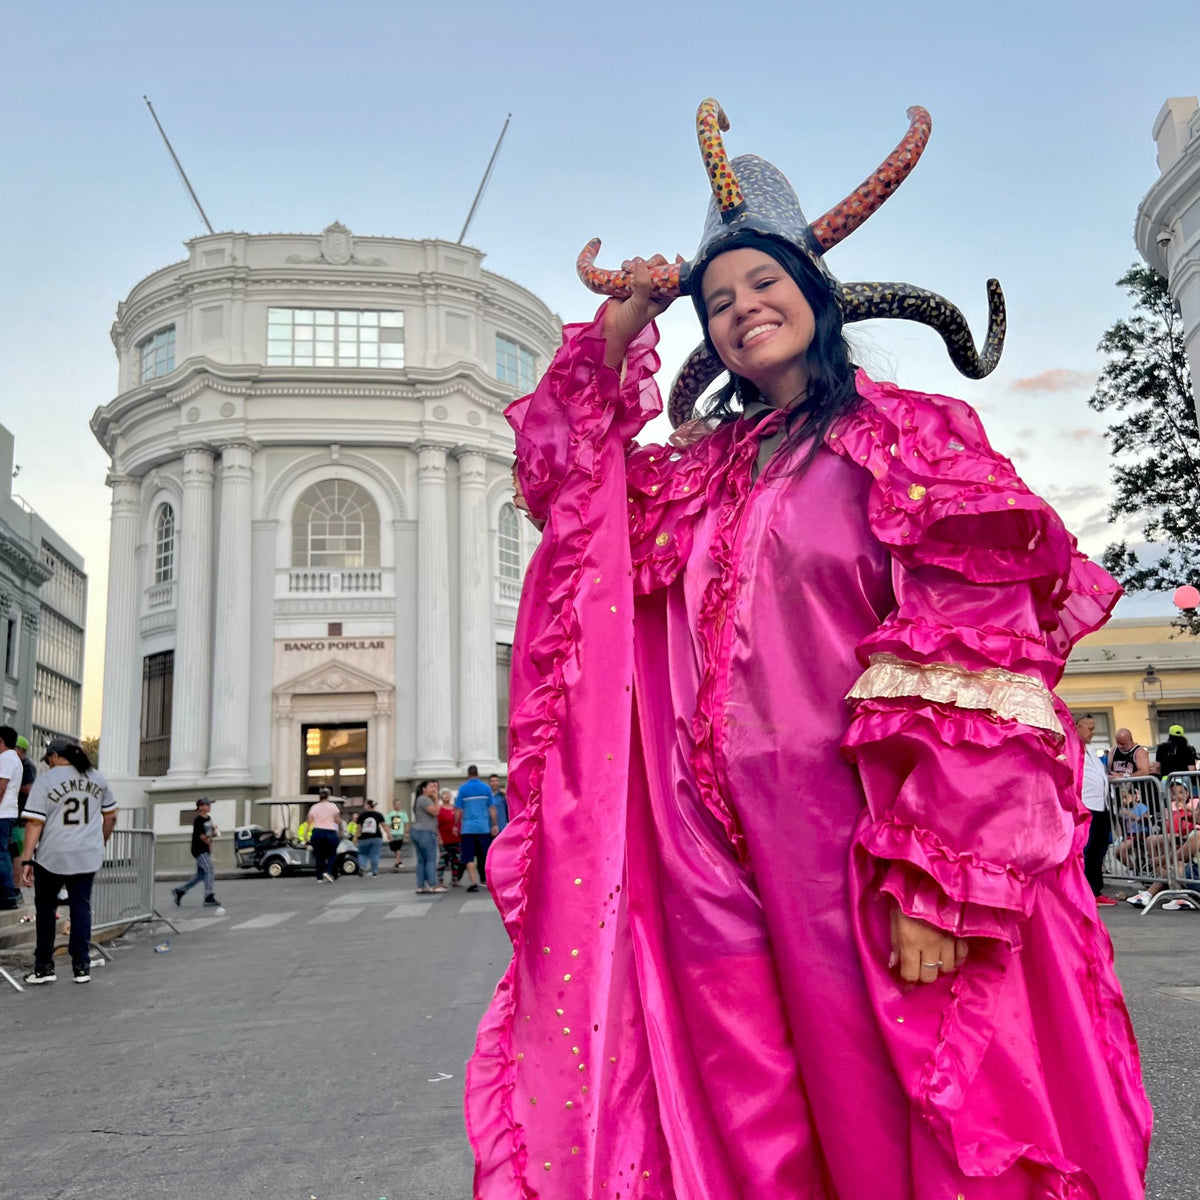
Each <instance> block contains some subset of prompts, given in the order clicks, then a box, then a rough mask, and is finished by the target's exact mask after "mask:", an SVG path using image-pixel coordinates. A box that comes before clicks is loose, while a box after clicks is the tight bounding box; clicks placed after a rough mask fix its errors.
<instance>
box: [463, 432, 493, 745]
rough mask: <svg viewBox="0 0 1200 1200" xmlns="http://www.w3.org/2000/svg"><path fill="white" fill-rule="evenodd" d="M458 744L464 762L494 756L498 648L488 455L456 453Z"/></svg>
mask: <svg viewBox="0 0 1200 1200" xmlns="http://www.w3.org/2000/svg"><path fill="white" fill-rule="evenodd" d="M458 587H459V600H458V614H459V638H458V648H459V666H458V745H459V760H460V761H461V762H463V763H478V764H483V763H488V764H491V763H492V762H493V761H494V760H495V758H496V648H495V645H494V642H495V638H494V635H493V633H492V596H491V589H492V571H491V566H490V564H489V562H488V529H487V455H485V454H483V453H482V452H480V451H477V450H467V451H463V452H462V453H460V454H459V456H458Z"/></svg>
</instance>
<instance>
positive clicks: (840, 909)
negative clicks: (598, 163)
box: [466, 320, 1151, 1200]
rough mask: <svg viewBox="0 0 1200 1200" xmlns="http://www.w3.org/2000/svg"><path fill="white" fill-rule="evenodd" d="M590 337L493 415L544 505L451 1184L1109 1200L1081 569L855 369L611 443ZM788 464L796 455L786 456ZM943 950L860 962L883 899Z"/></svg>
mask: <svg viewBox="0 0 1200 1200" xmlns="http://www.w3.org/2000/svg"><path fill="white" fill-rule="evenodd" d="M656 340H657V335H656V334H655V333H654V331H653V330H652V329H651V330H647V331H646V332H645V333H644V334H643V335H642V337H641V338H640V339H639V340H638V342H637V343H635V345H634V346H633V347H632V348H631V351H630V355H629V359H628V363H627V369H626V372H625V375H624V378H623V379H621V378H620V377H619V376H618V374H617V373H616V372H614V371H612V370H610V369H608V368H606V367H604V366H603V352H604V343H603V336H602V332H601V329H600V324H599V321H598V320H597V321H596V322H593V323H592V324H591V325H577V326H573V327H568V328H567V329H566V330H565V335H564V345H563V348H562V350H561V351H560V352H559V354H558V355H557V357H556V358H555V360H554V362H553V364H552V365H551V367H550V369H549V371H548V372H547V374H546V376H545V378H544V379H543V380H542V381H541V383H540V385H539V386H538V388H537V390H536V392H534V394H533V395H532V396H527V397H525V398H523V399H522V400H519V401H517V402H516V403H515V404H513V405H512V407H511V408H510V410H509V419H510V421H511V423H512V425H513V427H514V429H515V430H516V433H517V455H518V474H519V480H520V486H521V490H522V492H523V493H524V496H525V498H526V501H527V503H528V504H529V506H530V509H531V511H532V514H533V515H534V516H535V517H536V518H537V519H539V520H544V521H545V522H546V527H545V530H544V534H543V539H542V543H541V545H540V547H539V548H538V551H537V553H536V554H535V556H534V559H533V562H532V563H531V565H530V569H529V572H528V574H527V577H526V581H525V592H524V597H523V601H522V605H521V613H520V619H519V625H518V631H517V643H516V645H515V646H514V664H515V665H514V672H513V689H512V718H511V742H510V749H509V788H508V795H509V804H510V808H511V810H512V812H513V814H514V816H513V819H512V821H511V823H510V824H509V826H508V828H507V829H506V830H505V831H504V833H503V834H502V835H501V836H500V838H499V839H498V841H497V842H496V843H495V844H494V846H493V848H492V850H491V852H490V853H489V856H488V881H489V885H490V887H491V888H492V891H493V894H494V895H495V897H496V900H497V902H498V904H499V906H500V910H501V912H502V914H503V917H504V921H505V923H506V926H507V929H508V932H509V934H510V936H511V938H512V942H513V951H514V953H513V960H512V963H511V964H510V966H509V968H508V970H507V971H506V973H505V975H504V977H503V979H502V980H501V981H500V984H499V986H498V988H497V990H496V994H495V997H494V999H493V1001H492V1003H491V1005H490V1007H489V1009H488V1011H487V1013H486V1015H485V1017H484V1020H483V1022H482V1024H481V1026H480V1030H479V1035H478V1040H477V1044H476V1050H475V1054H474V1056H473V1058H472V1060H471V1062H470V1064H469V1068H468V1078H467V1092H466V1116H467V1124H468V1130H469V1133H470V1137H471V1141H472V1144H473V1146H474V1149H475V1154H476V1162H477V1167H476V1180H475V1195H476V1197H477V1198H479V1200H518V1198H521V1200H527V1198H529V1197H535V1196H538V1197H547V1198H554V1200H576V1198H578V1200H584V1198H587V1200H593V1198H599V1200H635V1198H636V1200H763V1198H764V1197H769V1198H770V1200H1035V1198H1036V1200H1043V1198H1044V1200H1050V1198H1054V1200H1084V1198H1087V1200H1134V1198H1135V1197H1141V1196H1143V1194H1144V1187H1143V1183H1142V1180H1143V1175H1144V1171H1145V1165H1146V1154H1147V1146H1148V1142H1149V1134H1150V1122H1151V1115H1150V1108H1149V1104H1148V1102H1147V1100H1146V1097H1145V1093H1144V1091H1143V1088H1142V1083H1141V1077H1140V1069H1139V1064H1138V1055H1137V1048H1136V1044H1135V1042H1134V1037H1133V1032H1132V1029H1131V1026H1130V1022H1129V1019H1128V1016H1127V1014H1126V1010H1125V1007H1124V1003H1123V1000H1122V997H1121V992H1120V988H1119V985H1118V983H1117V980H1116V977H1115V974H1114V972H1113V966H1112V950H1111V946H1110V943H1109V939H1108V937H1107V934H1106V932H1105V930H1104V928H1103V926H1102V925H1101V923H1100V921H1099V920H1098V918H1097V913H1096V905H1095V901H1094V899H1093V897H1092V895H1091V892H1090V891H1089V889H1088V887H1087V885H1086V883H1085V881H1084V878H1083V874H1082V869H1081V865H1080V856H1079V849H1080V845H1081V841H1082V838H1083V835H1084V831H1085V824H1084V822H1085V820H1086V817H1085V815H1084V810H1083V809H1082V807H1081V805H1080V803H1079V787H1078V783H1077V775H1078V772H1079V769H1080V765H1081V755H1080V746H1079V744H1078V742H1077V740H1076V739H1075V737H1074V733H1073V728H1072V726H1071V722H1070V719H1069V717H1068V715H1067V713H1066V711H1065V709H1064V708H1063V707H1062V705H1061V704H1060V703H1059V702H1058V701H1057V700H1056V699H1055V698H1054V696H1053V695H1052V693H1051V691H1050V690H1049V689H1050V688H1052V687H1053V686H1054V685H1055V684H1056V683H1057V681H1058V679H1059V677H1060V675H1061V673H1062V666H1063V662H1064V660H1065V658H1066V656H1067V654H1068V652H1069V650H1070V647H1071V645H1072V644H1073V643H1074V642H1075V641H1076V640H1077V639H1078V638H1080V637H1081V636H1082V635H1083V634H1085V633H1087V632H1088V631H1089V630H1092V629H1094V628H1096V627H1097V626H1099V625H1100V624H1102V623H1103V622H1104V620H1105V619H1106V618H1107V615H1108V613H1109V611H1110V610H1111V608H1112V605H1113V604H1114V603H1115V601H1116V599H1117V597H1118V596H1119V594H1120V593H1119V589H1118V587H1117V585H1116V584H1115V583H1114V582H1113V580H1112V579H1110V578H1109V576H1107V575H1106V574H1105V573H1104V572H1103V571H1101V570H1100V569H1099V568H1098V567H1096V566H1094V565H1093V564H1091V563H1089V562H1088V561H1087V560H1086V559H1085V558H1083V557H1082V556H1081V555H1080V554H1079V553H1078V551H1077V550H1076V548H1075V543H1074V539H1073V538H1072V537H1071V536H1070V535H1069V534H1068V533H1067V531H1066V530H1065V529H1064V527H1063V525H1062V523H1061V521H1060V520H1059V519H1058V517H1057V516H1056V515H1055V513H1054V512H1053V511H1052V510H1051V509H1050V508H1049V507H1048V506H1047V505H1046V504H1045V503H1044V502H1043V501H1042V500H1040V499H1039V498H1038V497H1036V496H1034V495H1032V494H1031V493H1030V492H1029V491H1028V489H1026V488H1025V486H1024V485H1023V484H1022V483H1021V481H1020V480H1019V479H1018V478H1017V476H1016V474H1015V473H1014V471H1013V468H1012V465H1011V464H1010V463H1009V462H1008V461H1007V460H1006V459H1004V458H1002V457H1000V456H999V455H997V454H996V453H995V452H994V451H993V450H992V449H991V447H990V446H989V445H988V443H987V440H986V438H985V437H984V434H983V431H982V430H981V428H980V426H979V423H978V420H977V418H976V417H975V415H974V414H973V413H972V411H971V410H970V409H969V408H968V407H967V406H966V405H964V404H962V403H960V402H958V401H955V400H950V399H947V398H944V397H938V396H926V395H921V394H917V393H913V392H906V391H903V390H901V389H899V388H896V387H893V386H891V385H888V384H876V383H873V382H872V381H871V380H870V379H868V378H867V377H866V376H865V375H864V374H862V373H860V374H859V376H858V390H859V393H860V395H861V397H862V401H863V403H862V404H861V406H860V407H859V409H858V410H857V411H856V412H854V413H853V414H852V415H850V416H847V417H845V418H844V419H842V420H841V421H840V422H839V424H838V425H837V426H836V427H835V428H834V430H833V431H832V432H831V434H830V435H829V437H828V439H827V441H826V444H825V445H823V446H822V447H821V448H820V449H819V451H818V453H817V455H816V458H815V460H814V461H813V462H812V464H811V466H810V467H809V469H808V470H807V471H805V472H803V473H796V472H795V471H794V470H792V469H791V468H794V466H795V464H796V459H795V457H794V453H796V452H793V451H791V450H790V449H789V448H788V447H787V446H786V445H785V446H784V447H783V448H782V449H781V450H779V451H777V452H776V453H775V454H774V456H773V457H772V458H771V459H770V461H769V462H768V463H767V465H766V466H765V468H764V469H762V470H761V471H759V470H757V464H758V459H759V455H760V447H761V445H762V441H763V439H764V438H770V437H771V436H773V435H774V434H776V433H777V432H778V426H779V421H780V416H779V414H776V413H766V414H765V415H763V414H760V415H758V416H747V417H743V418H742V419H740V420H738V421H736V422H732V423H729V424H726V425H723V426H721V427H720V428H718V429H717V430H715V431H714V432H712V433H711V434H708V435H707V436H704V437H702V438H700V439H699V440H697V441H695V442H694V443H692V444H690V445H688V446H686V447H679V448H675V447H672V446H666V447H656V446H649V447H637V446H635V445H634V444H633V438H634V436H635V435H636V434H637V432H638V431H639V429H640V428H641V427H642V425H643V424H644V423H645V422H646V421H647V420H648V419H650V418H651V417H652V416H653V415H655V414H656V413H657V412H658V411H659V408H660V400H659V396H658V392H657V389H656V387H655V384H654V381H653V372H654V371H655V370H656V369H657V366H658V360H657V357H656V355H655V354H654V350H653V347H654V345H655V342H656ZM799 453H803V451H802V450H801V451H799ZM894 903H895V904H899V905H900V907H901V908H902V909H903V910H904V911H905V912H907V913H908V914H910V915H911V916H915V917H919V918H922V919H924V920H927V921H930V922H932V923H933V924H935V925H937V926H939V927H940V928H942V929H945V930H947V931H951V932H953V933H954V934H955V935H957V936H960V937H967V938H970V939H972V943H971V953H970V957H969V958H968V960H967V962H966V964H965V965H964V967H963V968H962V970H960V971H959V972H958V973H957V974H954V975H950V976H945V977H942V978H939V979H938V980H937V982H935V983H933V984H930V985H924V986H920V987H911V986H907V985H904V984H903V983H901V982H900V981H899V979H898V976H897V975H896V973H895V972H894V971H891V970H889V969H888V965H887V963H888V955H889V949H890V940H889V939H890V930H889V922H890V910H891V906H892V905H893V904H894Z"/></svg>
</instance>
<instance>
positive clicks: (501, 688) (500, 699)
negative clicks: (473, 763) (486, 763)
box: [496, 642, 512, 762]
mask: <svg viewBox="0 0 1200 1200" xmlns="http://www.w3.org/2000/svg"><path fill="white" fill-rule="evenodd" d="M511 676H512V646H510V645H509V644H508V643H507V642H497V643H496V752H497V754H499V756H500V758H501V759H502V760H503V761H505V762H507V761H508V687H509V679H510V678H511Z"/></svg>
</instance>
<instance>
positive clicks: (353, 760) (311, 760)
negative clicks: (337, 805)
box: [300, 725, 367, 800]
mask: <svg viewBox="0 0 1200 1200" xmlns="http://www.w3.org/2000/svg"><path fill="white" fill-rule="evenodd" d="M300 729H301V740H302V743H303V746H302V759H301V763H300V787H301V790H302V791H303V792H305V793H308V794H315V793H316V792H317V790H318V789H319V788H323V787H327V788H329V790H330V791H331V792H332V793H333V794H334V795H335V796H343V797H345V798H346V799H348V800H365V799H366V796H367V727H366V726H365V725H302V726H301V727H300Z"/></svg>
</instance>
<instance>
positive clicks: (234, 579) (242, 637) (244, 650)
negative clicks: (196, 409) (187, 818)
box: [209, 444, 254, 780]
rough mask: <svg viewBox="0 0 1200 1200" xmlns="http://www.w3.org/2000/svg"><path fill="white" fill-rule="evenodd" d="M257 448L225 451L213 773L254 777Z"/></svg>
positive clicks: (224, 776) (225, 776)
mask: <svg viewBox="0 0 1200 1200" xmlns="http://www.w3.org/2000/svg"><path fill="white" fill-rule="evenodd" d="M253 453H254V452H253V450H252V449H251V447H250V446H247V445H242V444H232V445H228V446H224V447H222V449H221V524H220V528H219V529H218V531H217V588H216V598H215V601H214V607H215V618H216V619H215V621H214V623H213V628H214V631H215V634H216V637H215V639H214V642H213V677H212V679H213V681H212V749H211V753H210V755H209V774H210V775H212V776H214V777H220V778H221V779H222V780H245V779H248V778H249V777H250V743H249V736H250V588H251V583H250V568H251V547H250V521H251V516H252V504H251V499H252V496H251V480H252V472H251V469H250V463H251V459H252V458H253Z"/></svg>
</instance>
